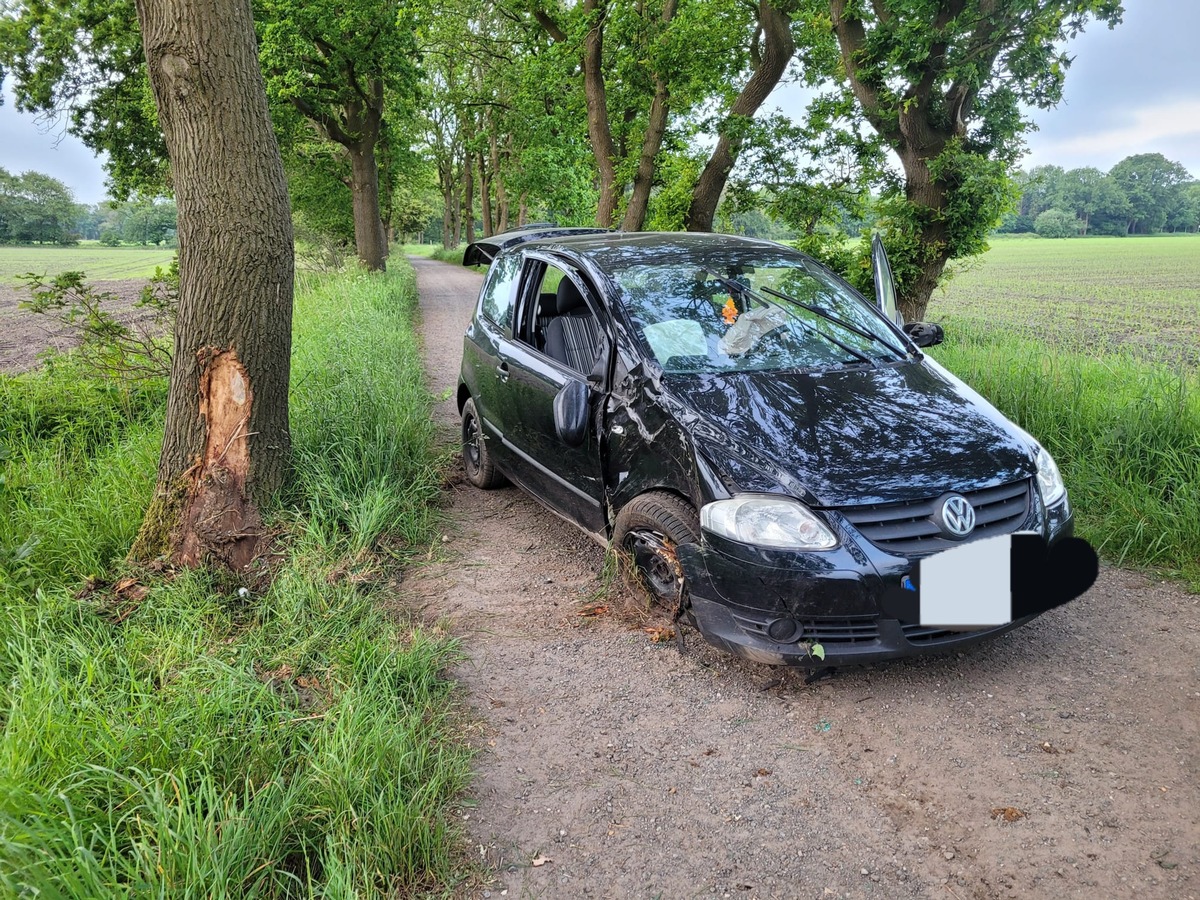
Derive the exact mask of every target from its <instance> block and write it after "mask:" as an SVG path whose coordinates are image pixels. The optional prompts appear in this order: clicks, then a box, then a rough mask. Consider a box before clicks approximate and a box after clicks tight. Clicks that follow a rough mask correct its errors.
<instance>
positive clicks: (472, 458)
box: [463, 416, 482, 472]
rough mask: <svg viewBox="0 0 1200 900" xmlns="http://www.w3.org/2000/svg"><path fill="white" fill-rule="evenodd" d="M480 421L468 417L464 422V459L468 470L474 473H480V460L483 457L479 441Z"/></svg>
mask: <svg viewBox="0 0 1200 900" xmlns="http://www.w3.org/2000/svg"><path fill="white" fill-rule="evenodd" d="M480 440H481V437H480V434H479V420H478V419H476V418H475V417H474V416H467V418H466V421H464V422H463V458H464V459H465V460H466V463H467V469H468V470H470V471H472V472H478V471H479V464H480V458H481V456H482V454H481V451H480V447H479V441H480Z"/></svg>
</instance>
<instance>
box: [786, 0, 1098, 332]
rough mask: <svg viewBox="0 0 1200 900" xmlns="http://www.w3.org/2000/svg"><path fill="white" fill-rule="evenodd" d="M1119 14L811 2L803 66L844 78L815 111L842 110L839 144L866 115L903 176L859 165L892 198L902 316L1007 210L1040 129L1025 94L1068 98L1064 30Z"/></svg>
mask: <svg viewBox="0 0 1200 900" xmlns="http://www.w3.org/2000/svg"><path fill="white" fill-rule="evenodd" d="M1120 16H1121V6H1120V3H1119V2H1117V0H1081V2H1071V3H1063V2H1059V0H1019V2H1011V3H1005V4H1000V5H997V4H993V3H989V2H986V0H967V2H964V3H961V4H958V5H957V9H954V10H951V9H950V8H948V7H947V6H946V5H945V4H941V3H933V2H924V0H921V2H911V0H879V2H875V3H872V4H866V3H851V4H848V5H846V6H845V7H844V8H843V7H842V5H840V4H838V5H832V6H831V5H830V4H829V3H828V2H826V0H807V2H806V3H804V4H802V7H801V10H800V12H799V14H798V15H797V17H796V18H797V21H798V22H799V23H800V28H801V32H802V35H803V38H802V40H800V41H798V43H799V44H800V47H801V51H800V55H801V60H802V63H803V64H804V67H805V78H806V80H807V81H808V82H809V83H810V84H812V85H813V86H821V85H829V84H832V85H834V87H835V93H834V94H833V95H829V94H828V93H826V94H822V95H820V96H819V97H818V99H817V101H816V103H815V104H814V111H813V115H814V116H817V117H818V118H819V117H820V116H821V114H822V112H821V109H820V105H822V104H823V105H824V106H825V107H832V108H838V109H841V110H843V112H842V117H843V119H844V120H845V121H840V120H839V121H837V122H835V123H834V124H835V126H836V127H837V128H838V129H839V130H841V131H843V132H845V133H846V137H844V138H843V139H842V140H843V142H844V143H846V144H847V145H852V142H853V135H855V134H858V133H861V132H862V129H863V128H866V127H868V126H869V128H870V129H872V130H873V131H874V132H875V134H876V135H878V137H879V138H880V139H882V141H883V142H884V143H885V144H886V145H887V146H888V147H890V148H891V149H892V150H894V151H895V153H896V154H897V156H898V157H899V159H900V162H901V166H902V169H903V174H902V175H901V174H900V173H894V172H887V171H873V170H875V169H876V168H877V167H876V166H874V165H867V166H862V167H861V168H862V172H863V177H865V178H866V179H867V180H868V181H871V182H873V183H874V184H876V185H877V186H878V188H879V189H880V190H881V192H882V194H883V196H884V202H885V203H886V205H887V206H888V210H887V215H886V219H887V226H888V228H890V231H888V230H885V232H884V240H885V244H887V247H888V252H889V256H890V257H891V258H892V265H893V268H895V269H896V270H897V271H898V275H899V276H900V277H898V282H899V283H898V285H897V286H898V288H899V293H900V302H901V308H902V311H903V312H904V313H905V315H906V317H908V318H914V317H920V316H921V315H922V314H923V312H924V308H925V304H926V303H927V301H928V298H929V293H930V291H932V289H933V286H934V284H935V283H936V280H937V278H939V277H940V276H941V273H942V269H943V267H944V265H945V263H946V262H947V261H948V260H950V259H956V258H961V257H966V256H971V255H973V254H977V253H979V252H981V251H982V250H983V249H984V248H985V247H986V243H985V238H986V235H987V233H988V231H989V230H991V229H992V228H993V227H994V226H995V225H997V224H998V223H999V222H1000V220H1001V217H1002V216H1003V215H1004V214H1005V213H1006V212H1007V211H1008V210H1009V208H1010V204H1011V202H1012V199H1013V193H1012V190H1011V187H1010V184H1009V176H1010V174H1011V171H1012V167H1013V166H1014V164H1015V162H1016V160H1017V159H1018V158H1019V157H1020V154H1021V152H1022V150H1023V141H1022V136H1023V135H1024V134H1025V133H1026V132H1027V131H1028V130H1029V128H1030V127H1031V123H1030V121H1029V120H1028V118H1027V117H1026V116H1025V115H1024V113H1023V111H1022V106H1023V105H1024V106H1035V107H1041V108H1047V107H1050V106H1053V105H1054V104H1055V103H1057V102H1058V101H1059V100H1060V99H1061V97H1062V87H1063V82H1064V79H1065V75H1066V70H1067V67H1068V66H1069V64H1070V59H1069V57H1068V56H1067V55H1066V53H1065V52H1064V51H1062V50H1061V49H1060V47H1061V46H1062V44H1063V42H1064V41H1065V40H1066V39H1067V38H1068V37H1070V36H1073V35H1074V34H1077V33H1078V32H1079V31H1080V30H1082V29H1083V27H1084V25H1085V24H1086V23H1087V22H1088V21H1089V20H1090V19H1093V18H1094V19H1096V20H1098V21H1101V22H1106V23H1108V24H1110V25H1111V24H1114V23H1116V22H1118V21H1120ZM848 108H849V109H853V111H854V114H853V115H851V116H846V114H845V112H844V110H846V109H848ZM879 168H880V169H882V168H883V167H879ZM901 204H907V205H909V206H911V207H913V209H912V210H911V211H904V210H902V209H901V208H900V206H901ZM912 238H915V240H914V239H912ZM902 254H907V255H906V256H902ZM858 264H859V265H860V264H861V256H860V258H859V263H858ZM857 273H858V265H856V264H853V263H852V270H851V275H852V277H853V276H855V275H857Z"/></svg>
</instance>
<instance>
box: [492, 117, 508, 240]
mask: <svg viewBox="0 0 1200 900" xmlns="http://www.w3.org/2000/svg"><path fill="white" fill-rule="evenodd" d="M508 138H509V140H510V141H511V140H512V135H511V134H509V136H508ZM491 154H492V182H493V184H495V185H496V231H497V232H498V233H499V232H505V231H508V189H507V188H505V186H504V172H502V171H501V169H500V148H499V147H498V146H497V144H496V133H495V131H493V132H492V135H491Z"/></svg>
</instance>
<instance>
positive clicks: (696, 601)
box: [458, 226, 1072, 665]
mask: <svg viewBox="0 0 1200 900" xmlns="http://www.w3.org/2000/svg"><path fill="white" fill-rule="evenodd" d="M464 262H465V263H466V264H467V265H479V264H489V268H488V272H487V277H486V280H485V282H484V286H483V289H482V291H481V293H480V298H479V303H478V307H477V309H476V312H475V315H474V317H473V319H472V321H471V324H470V326H469V327H468V329H467V334H466V340H465V343H464V349H463V362H462V374H461V378H460V383H459V387H458V407H459V409H460V411H461V413H462V438H463V455H464V460H465V466H466V472H467V476H468V478H469V479H470V481H471V482H472V483H473V484H475V485H477V486H479V487H482V488H488V487H493V486H495V485H498V484H501V483H503V481H504V480H505V478H508V479H511V480H512V481H514V482H516V483H517V484H518V485H520V486H521V487H522V488H524V489H525V490H527V491H528V492H529V493H530V494H532V495H533V496H534V497H536V498H537V499H538V500H540V501H541V502H542V503H544V504H545V505H546V506H547V507H549V508H550V509H551V510H553V511H554V512H556V513H558V514H559V515H561V516H563V517H564V518H566V519H568V520H569V521H571V522H573V523H575V524H576V525H578V526H579V527H581V528H583V529H585V530H586V531H588V532H589V533H591V534H593V535H594V536H596V537H597V538H598V539H599V540H601V541H602V542H604V543H608V542H610V541H611V542H612V543H613V544H614V545H615V546H617V547H618V548H620V549H621V550H623V551H624V553H625V555H626V558H627V559H628V560H630V561H631V562H632V564H633V565H634V566H635V567H636V569H637V571H638V574H639V575H640V576H641V578H642V580H643V582H644V583H645V585H646V586H647V587H648V589H649V590H650V591H651V592H652V593H654V594H656V595H658V596H659V597H660V598H662V599H663V600H664V601H665V602H667V603H670V604H672V606H673V607H675V608H677V609H678V612H679V615H680V616H681V617H683V619H684V620H685V621H688V622H690V623H691V624H693V625H694V626H695V627H696V628H697V629H698V630H699V631H700V633H701V634H702V635H703V636H704V637H705V638H706V639H707V640H708V641H710V642H712V643H713V644H715V645H717V646H719V647H722V648H724V649H726V650H728V651H731V652H733V653H736V654H738V655H740V656H744V657H746V658H748V659H752V660H756V661H759V662H764V663H774V664H780V663H783V664H800V665H812V664H816V663H817V662H818V660H817V659H815V658H814V656H813V654H812V649H813V648H814V647H815V646H816V645H818V644H819V645H820V646H821V647H822V648H823V650H824V654H825V662H824V664H826V665H836V664H845V663H853V662H869V661H874V660H880V659H887V658H892V657H898V656H906V655H910V654H913V653H918V652H924V651H931V650H935V649H945V648H950V647H957V646H961V645H963V644H965V643H970V642H973V641H977V640H980V639H982V638H985V637H988V636H991V635H995V634H998V633H1000V632H1002V631H1005V630H1007V629H1008V628H1011V627H1013V626H1014V625H1017V624H1020V621H1017V622H1012V623H1008V624H1006V625H1004V626H1001V627H993V628H989V629H985V630H976V631H966V632H962V631H949V630H945V629H939V628H934V627H923V626H922V625H920V624H919V623H916V622H904V621H900V620H897V619H895V618H891V617H889V616H888V614H887V613H885V612H884V610H883V603H882V599H883V597H884V594H885V592H886V591H888V590H893V589H895V587H896V585H898V584H900V583H902V582H903V580H904V579H905V578H906V576H907V575H908V574H909V572H910V571H912V570H913V568H914V566H915V564H916V563H917V562H918V561H919V560H920V559H922V558H924V557H928V556H929V555H931V554H933V553H937V552H938V551H941V550H945V549H948V548H951V547H954V546H956V545H958V544H961V543H963V542H965V541H971V540H975V539H978V538H983V537H988V536H997V535H1004V534H1009V533H1013V532H1018V531H1019V532H1032V533H1035V534H1039V535H1041V536H1042V537H1043V538H1044V539H1045V540H1046V541H1047V542H1049V543H1054V542H1055V541H1057V540H1059V539H1060V538H1063V537H1066V536H1068V535H1070V534H1071V531H1072V515H1071V510H1070V507H1069V505H1068V502H1067V496H1066V490H1065V488H1064V486H1063V483H1062V480H1061V478H1060V477H1059V474H1058V470H1057V468H1056V467H1055V465H1054V462H1053V460H1052V459H1051V458H1050V456H1049V454H1047V453H1046V451H1045V450H1044V449H1042V448H1041V447H1040V446H1039V445H1038V443H1037V442H1036V441H1035V440H1034V439H1033V438H1031V437H1030V436H1029V435H1028V434H1026V433H1025V432H1023V431H1022V430H1021V429H1020V428H1018V427H1017V426H1016V425H1014V424H1012V423H1011V422H1009V421H1008V420H1007V419H1005V418H1004V416H1002V415H1001V414H1000V413H999V412H997V411H996V410H995V409H994V408H993V407H992V406H991V405H989V404H988V403H987V402H986V401H985V400H984V399H983V398H981V397H980V396H979V395H978V394H976V393H975V392H974V391H972V390H971V389H970V388H969V387H967V386H966V385H965V384H963V383H962V382H961V381H959V380H958V379H957V378H955V377H954V376H953V375H951V374H950V373H949V372H947V371H946V370H945V369H944V368H942V367H941V366H940V365H938V364H937V363H936V362H934V361H933V360H932V359H930V358H929V357H927V356H926V355H924V354H923V353H922V352H921V350H920V347H922V346H929V345H932V344H935V343H937V342H938V341H940V340H941V330H940V328H938V327H937V326H931V325H925V324H921V323H912V324H908V325H900V324H898V323H900V322H902V320H901V318H900V317H899V315H898V314H897V312H896V308H895V300H894V291H893V287H892V279H891V272H890V270H889V269H888V268H887V261H886V257H885V256H884V255H883V253H882V247H877V248H876V256H875V282H876V284H877V285H878V286H879V291H878V294H879V296H877V297H876V302H875V303H871V302H869V301H867V300H866V299H864V298H863V297H862V296H861V295H860V294H858V293H857V292H856V291H855V290H854V289H853V288H851V287H850V286H849V285H848V284H847V283H846V282H844V281H842V280H841V279H840V278H838V277H837V276H836V275H834V274H832V273H831V272H829V271H828V270H827V269H825V268H824V267H822V266H821V265H819V264H818V263H816V262H815V261H814V260H812V259H810V258H809V257H807V256H805V255H804V254H802V253H799V252H797V251H795V250H792V249H789V248H787V247H783V246H781V245H778V244H775V243H771V242H767V241H759V240H751V239H746V238H739V237H731V236H727V235H712V234H618V233H612V232H606V231H598V230H594V229H562V228H551V227H549V226H546V227H530V228H526V229H523V230H520V231H516V232H507V233H504V234H501V235H497V236H495V237H492V238H488V239H486V240H484V241H480V242H477V243H475V244H472V245H471V246H470V247H469V248H468V250H467V254H466V258H465V260H464ZM969 593H970V586H969V585H964V597H968V596H969ZM1021 621H1023V620H1021Z"/></svg>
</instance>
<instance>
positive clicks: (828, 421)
mask: <svg viewBox="0 0 1200 900" xmlns="http://www.w3.org/2000/svg"><path fill="white" fill-rule="evenodd" d="M662 388H663V391H664V393H665V394H667V395H668V396H669V397H670V398H671V400H673V401H674V403H673V404H672V405H677V408H676V411H675V415H676V417H677V418H678V419H679V420H680V422H681V424H683V426H684V427H685V428H686V429H687V430H688V432H689V433H690V434H691V435H692V437H693V438H694V439H695V441H696V443H697V448H698V450H699V452H700V453H701V454H702V455H703V456H704V457H706V458H707V461H708V462H709V463H710V464H712V465H713V466H714V467H715V468H716V469H717V470H718V471H720V472H722V473H724V474H725V475H726V477H727V480H728V481H730V482H732V486H734V487H735V488H736V489H740V490H761V489H763V486H764V484H770V482H774V485H778V486H780V487H783V488H784V489H785V490H786V491H788V492H789V493H793V494H796V495H798V496H801V497H803V498H804V499H806V500H807V501H808V502H810V503H813V504H815V505H817V506H859V505H864V504H869V503H888V502H895V501H903V500H916V499H920V498H924V497H931V496H937V495H938V494H940V493H942V492H944V491H949V490H960V491H966V490H974V489H977V488H981V487H986V486H990V485H995V484H1003V483H1006V482H1011V481H1015V480H1017V479H1019V478H1023V477H1028V476H1030V475H1033V474H1034V472H1035V471H1036V467H1035V464H1034V462H1033V458H1032V453H1031V449H1030V445H1029V441H1028V438H1027V437H1026V436H1025V435H1024V432H1022V431H1021V430H1020V429H1019V428H1017V427H1016V426H1015V425H1013V424H1012V423H1011V422H1009V421H1008V420H1007V419H1005V418H1004V416H1002V415H1001V414H1000V413H999V412H998V411H997V410H996V409H995V408H994V407H992V406H991V405H990V404H989V403H988V402H987V401H986V400H984V399H983V398H982V397H980V396H979V395H978V394H976V393H975V392H974V391H973V390H971V389H970V388H969V387H967V386H966V385H965V384H963V383H962V382H961V381H959V380H958V379H957V378H955V377H954V376H953V375H951V374H950V373H949V372H947V371H946V370H944V369H942V368H941V367H940V366H938V365H936V364H935V363H932V362H931V361H929V360H922V361H913V362H907V363H901V364H898V365H887V366H882V367H880V368H876V369H871V368H855V369H840V370H831V371H827V372H820V373H811V374H800V373H779V372H747V373H730V374H720V375H668V376H664V378H663V381H662ZM747 469H749V474H748V473H747ZM764 475H765V476H767V478H768V479H769V481H768V482H766V483H764V482H763V481H762V476H764ZM774 485H771V486H770V488H768V489H772V488H773V489H776V490H777V489H778V487H774Z"/></svg>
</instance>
